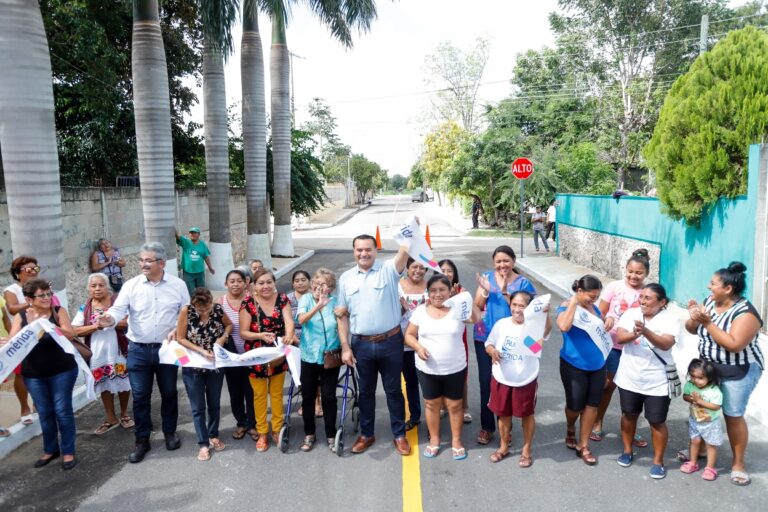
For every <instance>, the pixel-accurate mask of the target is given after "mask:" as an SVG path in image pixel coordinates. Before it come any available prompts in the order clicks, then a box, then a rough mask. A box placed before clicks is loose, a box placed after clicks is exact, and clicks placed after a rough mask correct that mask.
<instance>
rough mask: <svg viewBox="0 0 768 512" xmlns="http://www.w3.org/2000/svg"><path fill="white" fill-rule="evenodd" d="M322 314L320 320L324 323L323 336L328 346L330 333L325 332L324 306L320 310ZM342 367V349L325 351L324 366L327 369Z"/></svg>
mask: <svg viewBox="0 0 768 512" xmlns="http://www.w3.org/2000/svg"><path fill="white" fill-rule="evenodd" d="M318 313H319V314H320V321H321V322H322V323H323V337H324V338H325V346H326V347H327V346H328V335H327V334H326V333H325V319H324V318H323V311H322V308H321V309H320V310H319V311H318ZM340 367H341V349H340V348H337V349H334V350H325V351H323V368H324V369H326V370H333V369H334V368H340Z"/></svg>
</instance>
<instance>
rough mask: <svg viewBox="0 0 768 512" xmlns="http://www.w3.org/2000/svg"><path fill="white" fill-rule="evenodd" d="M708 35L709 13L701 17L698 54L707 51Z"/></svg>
mask: <svg viewBox="0 0 768 512" xmlns="http://www.w3.org/2000/svg"><path fill="white" fill-rule="evenodd" d="M708 37H709V14H704V15H703V16H702V17H701V31H700V32H699V55H702V54H703V53H704V52H705V51H707V38H708Z"/></svg>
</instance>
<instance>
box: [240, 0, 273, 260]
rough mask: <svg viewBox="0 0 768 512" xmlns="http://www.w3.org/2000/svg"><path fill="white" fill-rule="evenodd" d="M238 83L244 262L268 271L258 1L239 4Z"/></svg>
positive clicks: (268, 248) (265, 155)
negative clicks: (253, 262)
mask: <svg viewBox="0 0 768 512" xmlns="http://www.w3.org/2000/svg"><path fill="white" fill-rule="evenodd" d="M240 81H241V86H242V95H243V154H244V156H243V166H244V172H245V198H246V210H247V216H248V223H247V231H248V249H247V254H248V259H249V260H250V259H260V260H261V261H263V262H264V266H265V267H267V268H272V256H271V252H270V244H269V202H268V199H267V119H266V107H265V100H264V53H263V51H262V47H261V35H260V34H259V12H258V0H245V1H244V3H243V38H242V41H241V43H240Z"/></svg>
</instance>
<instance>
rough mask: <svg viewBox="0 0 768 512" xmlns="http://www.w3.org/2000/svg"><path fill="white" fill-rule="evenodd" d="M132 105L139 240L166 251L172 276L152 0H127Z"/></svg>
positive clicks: (169, 147)
mask: <svg viewBox="0 0 768 512" xmlns="http://www.w3.org/2000/svg"><path fill="white" fill-rule="evenodd" d="M131 57H132V63H133V104H134V112H135V117H136V149H137V153H138V157H139V179H140V180H141V203H142V210H143V212H144V236H145V238H146V240H147V241H153V242H160V243H162V244H163V245H164V246H165V248H166V250H167V251H168V256H169V258H168V262H167V265H166V267H165V268H166V271H168V272H169V273H171V274H174V275H175V274H176V273H177V266H176V258H175V257H174V258H170V255H174V256H175V250H174V249H175V247H176V242H175V237H174V228H175V226H176V208H175V194H174V187H173V143H172V137H171V106H170V101H169V98H168V67H167V65H166V62H165V50H164V47H163V36H162V34H161V33H160V22H159V16H158V10H157V0H133V47H132V51H131Z"/></svg>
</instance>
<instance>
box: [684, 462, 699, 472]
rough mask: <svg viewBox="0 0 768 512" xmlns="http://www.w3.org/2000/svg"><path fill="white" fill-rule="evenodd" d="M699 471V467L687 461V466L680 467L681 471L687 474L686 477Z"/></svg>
mask: <svg viewBox="0 0 768 512" xmlns="http://www.w3.org/2000/svg"><path fill="white" fill-rule="evenodd" d="M698 470H699V465H698V464H696V463H695V462H692V461H690V460H689V461H686V462H685V464H683V465H682V466H680V471H682V472H683V473H685V474H686V475H690V474H691V473H695V472H697V471H698Z"/></svg>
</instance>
